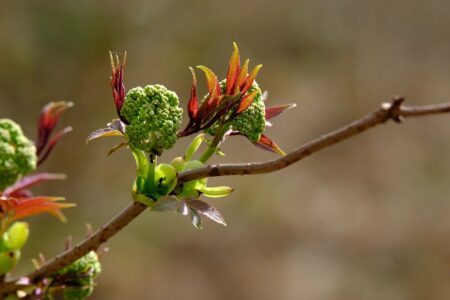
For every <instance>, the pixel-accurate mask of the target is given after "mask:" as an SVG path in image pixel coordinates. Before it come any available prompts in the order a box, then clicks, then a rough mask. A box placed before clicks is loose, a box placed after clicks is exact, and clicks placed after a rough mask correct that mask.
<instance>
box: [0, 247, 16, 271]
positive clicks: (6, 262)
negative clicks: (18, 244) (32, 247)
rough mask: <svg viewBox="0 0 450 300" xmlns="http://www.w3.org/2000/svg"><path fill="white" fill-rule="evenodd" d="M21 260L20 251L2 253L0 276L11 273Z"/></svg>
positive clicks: (0, 256) (0, 255) (0, 253)
mask: <svg viewBox="0 0 450 300" xmlns="http://www.w3.org/2000/svg"><path fill="white" fill-rule="evenodd" d="M19 259H20V250H10V251H4V252H0V275H5V274H6V273H8V272H9V271H11V270H12V269H13V268H14V266H15V265H16V264H17V262H18V261H19Z"/></svg>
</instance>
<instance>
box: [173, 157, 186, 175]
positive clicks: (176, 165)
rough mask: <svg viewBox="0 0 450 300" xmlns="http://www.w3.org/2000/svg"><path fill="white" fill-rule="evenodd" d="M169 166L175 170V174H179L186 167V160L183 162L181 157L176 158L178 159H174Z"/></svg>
mask: <svg viewBox="0 0 450 300" xmlns="http://www.w3.org/2000/svg"><path fill="white" fill-rule="evenodd" d="M170 164H171V165H172V166H173V167H174V168H175V170H176V171H177V172H181V171H183V169H184V166H185V165H186V160H185V159H184V158H183V157H181V156H178V157H175V158H174V159H173V160H172V161H171V162H170Z"/></svg>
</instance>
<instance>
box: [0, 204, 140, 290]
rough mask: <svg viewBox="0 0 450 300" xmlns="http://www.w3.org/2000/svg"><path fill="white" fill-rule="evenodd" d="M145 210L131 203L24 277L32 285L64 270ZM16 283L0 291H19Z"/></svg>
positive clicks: (7, 283)
mask: <svg viewBox="0 0 450 300" xmlns="http://www.w3.org/2000/svg"><path fill="white" fill-rule="evenodd" d="M146 208H147V206H145V205H144V204H142V203H139V202H133V203H131V204H130V205H128V206H127V207H126V208H125V209H124V210H122V211H121V212H120V213H119V214H118V215H117V216H115V217H114V218H113V219H111V220H110V221H109V222H108V223H106V224H104V225H103V226H101V227H100V228H99V229H98V230H97V231H96V232H94V233H93V234H92V235H91V236H89V237H87V238H86V239H85V240H83V241H81V242H80V243H78V244H77V245H76V246H75V247H73V248H71V249H69V250H67V251H65V252H62V253H61V254H59V255H57V256H55V257H54V258H52V259H50V260H48V261H47V262H46V263H45V264H44V265H42V266H41V267H40V268H39V269H37V270H36V271H34V272H31V273H29V274H27V275H25V277H28V278H29V279H30V281H31V282H33V283H36V282H39V281H40V280H41V279H43V278H45V277H47V276H49V275H51V274H52V273H54V272H56V271H58V270H60V269H62V268H64V267H65V266H67V265H69V264H71V263H72V262H74V261H76V260H77V259H78V258H80V257H83V256H84V255H86V254H88V253H89V252H90V251H92V250H96V249H97V248H98V247H99V246H100V245H101V244H103V243H105V242H106V241H108V240H109V239H110V238H111V237H112V236H114V235H115V234H116V233H118V232H119V231H120V230H121V229H122V228H124V227H125V226H127V225H128V223H130V222H131V221H132V220H134V219H135V218H136V217H137V216H139V215H140V214H141V213H142V212H143V211H144V210H145V209H146ZM16 281H17V280H11V281H7V282H6V283H5V284H4V286H3V289H1V288H0V290H2V291H3V293H4V294H8V293H12V292H14V291H16V290H18V289H20V285H17V284H16V283H15V282H16ZM0 298H1V295H0Z"/></svg>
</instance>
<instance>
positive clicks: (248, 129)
mask: <svg viewBox="0 0 450 300" xmlns="http://www.w3.org/2000/svg"><path fill="white" fill-rule="evenodd" d="M220 88H221V89H222V92H225V89H226V80H222V81H221V82H220ZM255 90H256V91H258V94H257V95H256V96H255V98H254V99H253V102H252V104H251V105H250V106H249V107H248V108H247V109H246V110H244V111H243V112H242V113H240V114H239V115H238V116H237V117H236V118H234V119H233V120H232V121H231V129H232V130H235V131H239V132H240V133H241V134H243V135H245V136H247V137H248V138H249V139H250V140H251V141H253V142H256V141H258V140H259V138H260V137H261V134H262V133H263V132H264V129H265V128H266V113H265V111H266V107H265V105H264V101H262V93H261V89H260V88H259V85H258V83H256V81H255V82H253V84H252V86H251V87H250V88H249V89H248V91H247V93H252V92H253V91H255ZM216 130H217V124H214V125H213V126H211V127H210V128H208V129H206V130H205V132H206V133H208V134H210V135H214V134H215V132H216Z"/></svg>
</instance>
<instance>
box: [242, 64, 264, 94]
mask: <svg viewBox="0 0 450 300" xmlns="http://www.w3.org/2000/svg"><path fill="white" fill-rule="evenodd" d="M261 68H262V65H257V66H256V67H255V68H254V69H253V71H252V72H251V73H250V75H249V76H248V77H247V80H246V82H245V85H244V87H243V88H242V89H241V93H242V94H245V92H247V91H248V89H249V88H250V87H251V86H252V84H253V81H255V78H256V76H257V75H258V72H259V70H260V69H261Z"/></svg>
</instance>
